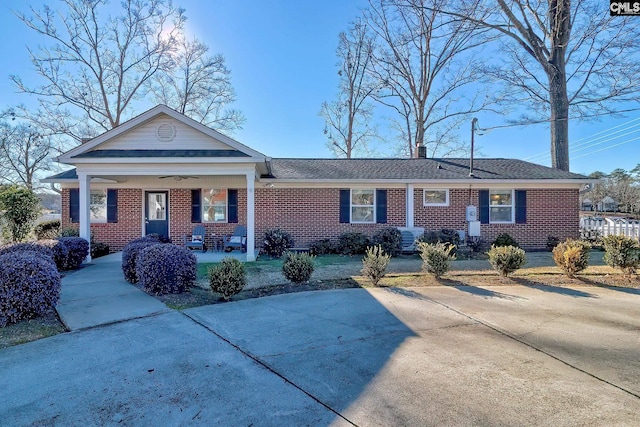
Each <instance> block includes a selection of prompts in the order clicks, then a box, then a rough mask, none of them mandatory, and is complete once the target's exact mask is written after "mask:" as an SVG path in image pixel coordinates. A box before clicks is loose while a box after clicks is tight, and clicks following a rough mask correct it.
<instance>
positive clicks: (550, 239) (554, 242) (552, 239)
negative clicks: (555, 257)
mask: <svg viewBox="0 0 640 427" xmlns="http://www.w3.org/2000/svg"><path fill="white" fill-rule="evenodd" d="M559 244H560V238H559V237H556V236H551V235H549V236H547V250H548V251H549V252H553V250H554V249H555V248H556V246H558V245H559Z"/></svg>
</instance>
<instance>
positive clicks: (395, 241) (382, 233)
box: [371, 227, 402, 257]
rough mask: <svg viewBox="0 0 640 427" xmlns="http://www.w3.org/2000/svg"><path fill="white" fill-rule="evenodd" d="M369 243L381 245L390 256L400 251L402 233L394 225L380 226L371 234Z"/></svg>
mask: <svg viewBox="0 0 640 427" xmlns="http://www.w3.org/2000/svg"><path fill="white" fill-rule="evenodd" d="M371 243H372V244H373V245H376V246H381V247H382V250H383V251H385V252H386V253H387V254H388V255H391V256H392V257H393V256H398V255H400V252H402V233H400V230H398V229H397V228H395V227H385V228H381V229H380V230H378V231H377V232H376V233H375V234H374V235H373V237H372V238H371Z"/></svg>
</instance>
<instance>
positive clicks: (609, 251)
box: [602, 235, 640, 274]
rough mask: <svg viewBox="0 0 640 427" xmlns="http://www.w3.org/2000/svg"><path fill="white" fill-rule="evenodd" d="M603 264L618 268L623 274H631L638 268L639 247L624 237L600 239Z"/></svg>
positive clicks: (639, 265) (639, 263) (639, 259)
mask: <svg viewBox="0 0 640 427" xmlns="http://www.w3.org/2000/svg"><path fill="white" fill-rule="evenodd" d="M602 246H604V250H605V254H604V262H606V263H607V265H608V266H610V267H613V268H616V267H617V268H620V269H621V270H622V271H623V272H624V273H625V274H633V273H635V271H636V269H637V268H638V267H640V245H639V244H638V242H637V241H636V240H634V239H632V238H630V237H626V236H614V235H611V236H606V237H603V238H602Z"/></svg>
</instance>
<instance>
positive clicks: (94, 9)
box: [12, 0, 185, 138]
mask: <svg viewBox="0 0 640 427" xmlns="http://www.w3.org/2000/svg"><path fill="white" fill-rule="evenodd" d="M62 3H64V5H65V6H66V7H65V8H64V10H62V11H61V12H60V13H56V12H55V11H54V10H53V9H51V8H49V7H47V6H44V7H43V9H42V10H41V11H38V10H36V9H34V8H31V15H32V16H27V15H25V14H18V18H20V19H21V20H22V21H23V22H24V23H25V24H26V25H27V26H28V27H29V28H31V29H33V30H34V31H36V32H37V33H39V34H41V35H42V36H45V37H46V38H47V40H48V41H49V42H50V43H49V44H48V45H45V46H43V47H41V48H40V49H39V50H38V51H34V50H32V49H29V54H30V56H31V61H32V63H33V65H34V67H35V70H36V72H37V73H38V74H39V75H40V77H41V78H42V79H43V80H44V83H43V84H41V85H40V86H36V87H29V86H27V85H26V84H25V83H24V82H23V81H22V79H21V78H20V77H19V76H12V80H13V81H14V83H15V84H16V85H17V87H18V88H19V90H21V91H22V92H25V93H29V94H32V95H36V96H38V97H39V100H40V104H41V107H42V113H41V114H40V115H41V117H43V116H45V115H50V116H51V120H52V121H53V123H50V126H51V127H55V124H54V123H55V120H62V122H63V127H62V128H61V131H63V132H65V133H67V134H69V135H71V136H73V137H75V138H78V136H79V135H81V132H84V131H86V130H87V129H81V130H78V129H77V127H76V125H75V123H82V122H83V120H84V121H85V122H86V124H85V125H84V126H87V125H88V128H89V130H92V131H93V132H92V134H95V133H98V132H101V131H106V130H109V129H112V128H113V127H115V126H118V125H119V124H120V123H121V122H122V121H124V120H125V119H126V118H128V117H127V116H126V112H127V111H131V108H132V103H133V102H134V101H137V100H140V99H142V98H143V97H144V95H145V92H146V86H147V85H148V84H149V82H150V81H151V80H152V79H153V78H154V77H155V76H156V75H157V74H159V73H162V72H164V71H166V70H168V69H170V68H171V67H172V66H173V61H172V56H171V53H173V52H174V51H175V49H176V37H177V36H178V35H179V34H180V33H181V31H182V27H183V24H184V21H185V16H184V11H183V10H182V9H179V8H175V7H173V5H172V4H171V1H170V0H124V1H122V2H121V8H120V10H121V13H120V15H118V16H106V17H105V16H101V11H103V10H104V9H105V7H106V5H107V3H108V1H107V0H95V1H86V0H62ZM61 9H62V8H61ZM78 113H79V114H78ZM83 136H86V134H85V135H83Z"/></svg>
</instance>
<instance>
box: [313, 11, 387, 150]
mask: <svg viewBox="0 0 640 427" xmlns="http://www.w3.org/2000/svg"><path fill="white" fill-rule="evenodd" d="M338 38H339V41H338V48H337V50H336V55H337V57H338V64H337V65H338V67H339V71H338V75H339V76H340V84H339V90H338V95H337V99H336V100H334V101H332V102H326V101H325V102H323V103H322V107H321V109H320V116H321V117H323V118H324V122H325V128H324V133H325V135H327V139H328V142H327V145H328V147H329V149H330V150H331V151H333V153H334V154H335V155H336V156H337V157H346V158H347V159H350V158H351V157H352V156H353V155H354V154H357V155H366V154H367V153H368V152H369V148H368V142H369V141H370V140H371V139H373V138H376V137H377V132H376V128H375V126H373V125H372V117H373V105H372V104H371V102H370V101H371V94H372V93H373V91H374V90H375V82H374V81H373V80H372V79H371V75H370V70H369V67H370V65H371V59H372V54H373V40H372V39H371V35H370V34H369V31H368V30H367V26H366V24H365V23H363V22H362V21H361V20H356V21H355V22H353V23H352V24H351V26H350V28H349V31H348V32H346V33H345V32H342V33H340V35H339V36H338Z"/></svg>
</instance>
